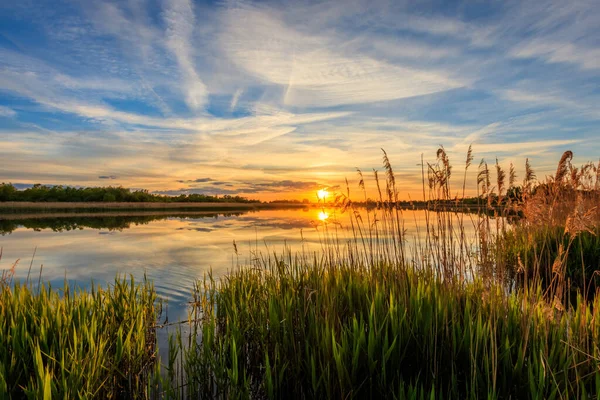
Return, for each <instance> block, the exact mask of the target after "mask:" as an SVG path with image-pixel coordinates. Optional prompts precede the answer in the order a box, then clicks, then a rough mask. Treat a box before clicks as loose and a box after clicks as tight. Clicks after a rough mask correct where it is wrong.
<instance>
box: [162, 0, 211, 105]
mask: <svg viewBox="0 0 600 400" xmlns="http://www.w3.org/2000/svg"><path fill="white" fill-rule="evenodd" d="M163 15H164V19H165V23H166V25H167V31H166V36H167V46H168V48H169V49H170V50H171V52H173V54H174V55H175V57H176V59H177V62H178V64H179V67H180V69H181V75H182V78H183V79H182V81H181V85H182V89H183V90H184V91H186V103H187V104H188V106H189V107H190V108H192V109H194V110H199V109H201V107H202V106H204V104H205V103H206V100H207V97H208V90H207V88H206V85H205V84H204V83H203V82H202V80H201V79H200V77H199V76H198V73H197V72H196V68H195V63H194V59H193V47H192V44H191V40H192V35H193V32H194V27H195V16H194V9H193V7H192V3H191V1H190V0H165V8H164V11H163Z"/></svg>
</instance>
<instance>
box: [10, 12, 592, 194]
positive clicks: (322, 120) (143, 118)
mask: <svg viewBox="0 0 600 400" xmlns="http://www.w3.org/2000/svg"><path fill="white" fill-rule="evenodd" d="M599 121H600V7H598V3H597V1H595V0H582V1H577V0H575V1H564V0H552V1H522V0H518V1H511V0H508V1H477V0H475V1H456V2H448V1H439V2H438V1H422V2H421V1H417V2H415V1H406V2H404V1H378V0H369V1H359V0H356V1H353V0H344V1H329V2H312V1H283V2H275V1H273V2H271V1H261V2H246V1H223V2H195V1H191V0H162V1H160V0H159V1H151V0H121V1H114V2H111V1H83V0H81V1H63V0H54V1H44V0H35V1H34V0H19V1H10V0H0V160H1V162H0V182H12V183H14V184H16V185H19V187H26V186H27V185H31V184H34V183H42V184H47V185H58V184H62V185H71V186H108V185H112V186H124V187H130V188H140V189H141V188H143V189H148V190H150V191H153V192H157V193H163V194H170V195H174V194H180V193H204V194H211V195H215V194H218V195H223V194H230V195H243V196H247V197H252V198H259V199H263V200H272V199H276V198H279V199H281V198H297V199H302V198H313V197H315V193H316V192H317V190H319V189H323V188H329V190H330V191H335V190H337V189H339V188H340V187H345V183H344V180H345V179H346V178H347V179H348V180H349V182H350V186H351V190H352V191H353V193H354V192H356V189H357V182H358V178H357V173H356V168H360V169H361V170H363V171H364V173H365V175H367V176H371V174H372V171H373V169H378V170H382V151H381V149H382V148H383V149H385V150H386V152H387V153H388V155H389V158H390V161H391V163H392V166H393V167H394V170H395V172H396V182H397V185H398V188H399V190H400V197H401V198H407V197H408V196H410V197H412V198H419V196H420V194H419V193H420V188H421V166H419V165H418V164H420V162H421V154H423V157H424V159H425V161H426V162H432V163H434V162H435V158H436V150H437V148H438V147H439V146H440V145H443V146H444V147H445V149H446V151H447V152H448V154H449V156H450V159H451V162H452V163H453V165H454V176H453V181H452V183H453V185H454V186H453V187H454V188H455V189H456V190H459V187H460V188H462V174H461V173H458V172H456V171H457V170H460V169H462V168H463V165H464V162H465V157H466V152H467V149H468V146H469V145H470V144H472V145H473V153H474V156H475V161H474V165H473V166H472V167H471V172H470V174H469V182H470V183H469V186H468V187H469V188H471V190H473V188H474V179H475V178H474V177H473V175H474V174H476V168H477V164H478V162H479V160H480V159H482V158H485V159H486V161H487V162H488V163H490V164H493V163H495V162H496V158H497V159H498V162H499V163H500V165H501V166H502V167H504V168H505V169H508V167H509V164H510V163H514V164H515V166H516V168H517V175H518V176H517V179H518V180H519V179H522V175H523V173H522V171H523V169H524V168H523V166H524V163H525V159H526V158H529V159H530V162H531V164H532V166H533V167H534V170H535V171H536V173H537V176H538V178H543V177H544V176H545V175H546V174H550V173H552V171H553V170H555V168H556V163H557V162H558V159H559V158H560V156H561V154H562V153H563V152H564V151H565V150H572V151H573V152H574V153H575V158H574V162H575V163H576V164H577V163H579V164H583V163H585V162H587V161H594V160H598V157H599V156H600V140H598V139H600V131H599V129H598V122H599ZM471 177H472V179H471ZM367 187H368V190H372V188H373V187H374V184H372V183H367ZM344 190H345V189H344Z"/></svg>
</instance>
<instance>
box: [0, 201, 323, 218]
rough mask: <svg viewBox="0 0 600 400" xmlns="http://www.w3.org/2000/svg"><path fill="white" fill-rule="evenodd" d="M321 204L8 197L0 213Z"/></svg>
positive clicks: (245, 208) (0, 205) (244, 208)
mask: <svg viewBox="0 0 600 400" xmlns="http://www.w3.org/2000/svg"><path fill="white" fill-rule="evenodd" d="M313 207H318V205H317V204H296V203H275V204H273V203H213V202H211V203H191V202H190V203H175V202H174V203H164V202H156V203H151V202H147V203H132V202H118V203H117V202H114V203H112V202H111V203H103V202H47V203H46V202H29V201H22V202H21V201H8V202H0V215H1V214H3V213H7V214H14V213H18V212H22V211H28V212H32V211H35V212H58V211H69V212H71V213H77V212H82V211H84V212H89V211H120V210H128V211H148V210H154V211H177V210H188V211H191V210H197V211H214V212H217V211H252V210H268V209H298V208H313Z"/></svg>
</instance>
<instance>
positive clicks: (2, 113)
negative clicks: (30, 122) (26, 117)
mask: <svg viewBox="0 0 600 400" xmlns="http://www.w3.org/2000/svg"><path fill="white" fill-rule="evenodd" d="M15 115H17V112H16V111H15V110H13V109H12V108H8V107H4V106H0V117H14V116H15Z"/></svg>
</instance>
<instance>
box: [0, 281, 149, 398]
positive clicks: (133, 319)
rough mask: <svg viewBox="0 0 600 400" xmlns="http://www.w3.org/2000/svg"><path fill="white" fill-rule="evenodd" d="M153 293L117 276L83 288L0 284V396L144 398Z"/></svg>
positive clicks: (147, 373) (146, 392)
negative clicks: (104, 284) (107, 283)
mask: <svg viewBox="0 0 600 400" xmlns="http://www.w3.org/2000/svg"><path fill="white" fill-rule="evenodd" d="M156 317H157V309H156V294H155V292H154V288H153V286H152V284H151V283H149V282H146V281H144V282H142V283H140V284H137V283H136V282H134V280H133V278H131V279H130V280H128V279H125V278H122V279H117V280H115V282H114V285H112V286H110V287H108V288H106V289H101V288H95V287H93V286H92V288H91V289H90V290H89V291H83V290H75V289H72V288H70V287H69V286H68V284H67V283H66V282H65V286H64V288H63V289H62V290H61V291H57V290H55V289H54V288H52V287H51V286H50V285H45V284H41V286H39V287H37V288H34V287H33V286H32V285H31V284H29V285H27V284H22V283H20V282H15V283H14V284H12V283H11V282H9V281H8V280H5V281H3V282H1V283H0V398H30V399H51V398H69V399H75V398H124V397H127V398H145V397H148V395H149V393H150V390H149V389H150V386H151V384H150V382H151V380H150V379H149V377H150V375H151V374H152V373H153V371H154V369H153V368H154V361H155V358H156V341H155V330H154V328H153V327H154V324H155V320H156Z"/></svg>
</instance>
